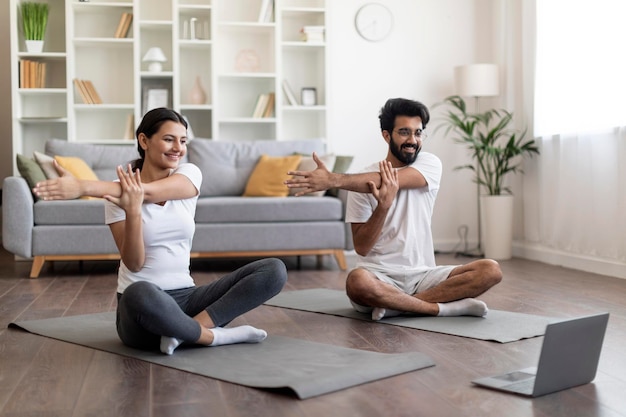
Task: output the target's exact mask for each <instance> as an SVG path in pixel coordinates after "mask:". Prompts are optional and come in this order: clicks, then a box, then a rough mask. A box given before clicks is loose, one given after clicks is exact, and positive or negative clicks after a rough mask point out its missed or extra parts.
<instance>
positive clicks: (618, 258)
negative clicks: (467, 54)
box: [495, 0, 626, 278]
mask: <svg viewBox="0 0 626 417" xmlns="http://www.w3.org/2000/svg"><path fill="white" fill-rule="evenodd" d="M559 2H560V3H561V4H562V8H561V10H560V15H559V18H558V19H552V20H550V19H548V20H547V22H548V23H549V25H550V27H551V30H552V31H553V32H554V33H556V34H558V36H559V38H560V45H561V47H560V49H559V48H557V49H555V50H554V51H553V56H552V57H551V58H556V59H558V58H559V57H560V56H563V54H564V53H565V51H566V50H572V48H570V47H568V46H567V41H568V40H575V39H579V38H580V37H579V36H574V37H568V35H567V33H563V32H562V31H559V29H558V27H557V26H558V22H559V21H561V20H562V19H566V18H567V17H568V16H580V15H577V14H576V13H573V12H572V8H573V7H576V6H577V5H580V4H581V3H580V2H578V1H572V2H570V1H564V2H563V1H562V0H559ZM549 3H552V1H551V2H549ZM625 3H626V2H621V1H614V2H608V1H605V0H601V1H600V3H598V6H599V9H598V10H596V3H589V2H584V4H585V5H586V6H587V7H586V12H585V16H587V18H586V20H583V21H582V22H580V23H581V24H580V25H578V30H579V31H583V32H585V36H589V37H593V36H594V34H601V35H602V37H600V38H597V39H596V40H595V41H594V42H591V45H592V46H590V42H589V41H587V42H585V45H586V46H585V47H582V45H581V44H578V48H577V47H576V45H574V46H573V50H574V51H575V53H576V54H578V56H579V59H580V60H583V61H584V60H589V59H591V60H592V62H593V63H594V64H595V67H594V66H592V67H591V68H590V67H589V66H585V67H586V69H585V71H584V74H583V75H580V76H579V77H578V78H577V80H578V83H576V82H572V83H571V85H570V87H571V92H570V94H563V95H562V96H561V98H562V99H564V100H566V101H567V102H566V103H565V104H564V107H568V108H569V109H570V110H569V111H568V115H569V116H573V117H574V118H575V120H576V121H575V122H570V123H567V122H566V123H565V125H561V128H559V129H557V130H552V128H553V127H554V126H555V125H551V127H550V129H545V130H544V132H546V131H549V132H551V133H550V134H549V135H545V136H536V139H537V141H538V143H539V147H540V150H541V154H540V155H539V157H536V158H533V159H528V160H526V161H525V163H524V171H525V174H524V175H523V177H522V184H521V185H520V186H519V187H518V189H516V190H515V193H516V195H517V196H518V197H521V204H520V205H519V206H518V207H519V209H520V211H521V212H522V215H521V218H522V220H523V228H522V229H523V233H522V234H523V236H518V239H517V241H516V243H515V252H514V253H515V255H516V256H522V257H527V258H530V259H537V260H541V261H546V262H549V263H555V264H561V265H565V266H570V267H574V268H578V269H583V270H587V271H591V272H598V273H600V274H607V275H615V276H620V277H622V278H626V128H624V127H615V126H616V125H618V124H619V125H621V126H626V100H625V99H624V97H625V96H626V89H625V88H624V85H625V83H624V80H626V76H623V75H622V76H621V78H622V79H621V80H617V81H615V82H614V83H609V84H610V86H611V92H612V95H613V96H615V97H617V98H618V100H617V101H614V102H613V103H610V102H609V100H606V99H602V100H599V99H597V94H596V96H595V98H594V99H589V98H586V97H584V93H585V91H593V88H591V89H589V88H586V87H585V88H581V87H582V86H583V85H584V86H589V85H590V84H591V85H592V86H595V87H596V88H600V86H604V87H602V88H603V89H605V90H606V88H607V87H606V86H607V77H608V76H609V75H611V74H615V72H614V71H609V70H607V68H606V66H605V63H608V62H611V63H612V64H613V65H615V64H616V62H617V61H616V60H615V59H613V58H611V59H606V60H602V58H600V57H599V56H598V49H603V50H604V51H606V52H608V53H609V54H612V55H613V56H616V55H619V56H623V55H624V54H621V53H620V50H621V49H622V48H621V47H620V48H617V49H616V48H608V47H607V45H608V44H610V42H612V41H615V40H617V41H618V42H622V43H623V39H624V36H621V35H620V36H617V34H624V33H626V32H624V30H625V29H624V28H626V25H623V24H621V23H620V25H615V21H614V19H613V18H610V19H608V20H607V21H605V22H604V25H605V27H604V28H603V29H602V30H594V29H593V28H591V27H590V26H591V22H592V21H594V22H595V21H597V20H598V19H596V18H597V17H599V16H598V15H597V14H596V13H595V11H600V10H601V11H602V13H601V15H604V16H611V13H610V12H609V13H608V14H607V7H610V6H611V5H615V7H617V9H620V10H623V8H624V4H625ZM495 4H496V7H499V11H500V26H499V33H500V34H501V36H502V38H504V39H506V42H503V44H502V45H501V51H503V52H501V53H500V55H501V61H502V62H503V65H504V67H505V68H507V77H508V80H507V102H508V104H509V105H510V107H511V108H513V109H514V110H515V112H516V113H517V114H523V115H524V119H525V121H526V123H527V125H528V127H529V132H536V130H535V129H536V128H537V127H538V126H544V127H545V126H547V124H545V123H537V120H536V119H537V118H538V117H543V116H547V117H548V118H549V117H550V114H549V113H546V112H548V111H549V110H548V109H547V108H546V106H545V104H546V103H541V104H540V105H537V103H536V101H535V99H536V98H537V94H536V93H537V91H536V90H535V88H540V87H541V88H545V86H546V81H545V78H543V79H542V82H540V83H537V82H536V81H537V79H538V78H541V77H540V76H539V74H538V72H539V71H543V69H542V65H541V64H543V65H545V62H542V63H539V62H537V60H539V59H540V55H539V54H538V53H537V52H538V50H539V49H541V48H537V45H538V44H539V43H540V42H542V39H541V38H540V36H541V35H542V32H541V31H540V30H539V29H538V27H537V24H538V22H539V20H540V19H537V13H539V12H540V11H539V10H538V8H537V7H538V5H539V4H543V2H542V0H540V1H539V0H536V1H525V0H507V1H504V2H502V3H500V2H496V3H495ZM544 11H545V10H544ZM616 14H617V15H619V16H620V19H621V17H622V16H623V13H617V12H616ZM570 27H572V28H575V27H576V25H573V26H572V25H570ZM607 27H608V28H611V29H613V31H611V30H607ZM544 33H545V32H544ZM611 33H613V35H611ZM611 36H617V37H616V38H613V37H611ZM625 36H626V35H625ZM607 37H610V39H608V38H607ZM590 47H593V48H595V49H594V50H593V53H589V52H590V49H589V48H590ZM511 50H516V51H518V53H511V52H510V51H511ZM548 55H549V54H548ZM545 56H546V54H545V51H544V52H543V57H544V58H545ZM568 59H569V58H568ZM618 61H620V62H624V61H623V59H621V60H618ZM581 67H582V66H581ZM569 68H570V69H571V68H572V67H571V66H570V67H569ZM624 73H626V71H624V72H623V73H622V74H624ZM543 75H545V74H543V73H542V76H543ZM570 75H571V74H570ZM570 75H568V77H569V76H570ZM548 85H550V84H549V82H548ZM560 85H561V84H560ZM622 90H624V91H622ZM605 92H606V91H605ZM541 96H543V97H545V91H543V90H542V92H541V94H540V95H539V97H541ZM511 97H513V98H514V99H511ZM615 97H613V98H615ZM572 104H574V105H573V106H572ZM616 107H617V108H619V111H617V112H616V111H615V109H616ZM537 109H541V111H542V113H541V114H539V115H538V114H537V112H536V110H537ZM594 111H600V112H603V111H604V112H606V114H610V115H612V117H611V119H612V120H610V122H609V121H608V120H606V119H605V118H603V117H596V116H594V115H593V113H594ZM561 115H562V113H561V114H560V115H559V117H560V116H561ZM613 116H615V117H613ZM619 117H621V122H619V121H617V120H615V118H619ZM601 119H603V120H602V122H603V126H604V127H600V125H599V124H598V123H597V122H598V121H600V120H601ZM572 126H575V129H571V127H572ZM552 132H557V133H556V134H552ZM537 133H539V132H537Z"/></svg>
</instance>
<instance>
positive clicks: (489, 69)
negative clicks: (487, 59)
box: [454, 64, 500, 97]
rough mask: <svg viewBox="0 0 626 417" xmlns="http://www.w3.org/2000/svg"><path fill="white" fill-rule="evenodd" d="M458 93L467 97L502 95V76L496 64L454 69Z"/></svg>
mask: <svg viewBox="0 0 626 417" xmlns="http://www.w3.org/2000/svg"><path fill="white" fill-rule="evenodd" d="M454 80H455V83H456V93H457V94H458V95H459V96H465V97H487V96H497V95H498V94H500V74H499V71H498V66H497V65H496V64H471V65H461V66H458V67H455V68H454Z"/></svg>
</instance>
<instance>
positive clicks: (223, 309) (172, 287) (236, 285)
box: [34, 108, 287, 355]
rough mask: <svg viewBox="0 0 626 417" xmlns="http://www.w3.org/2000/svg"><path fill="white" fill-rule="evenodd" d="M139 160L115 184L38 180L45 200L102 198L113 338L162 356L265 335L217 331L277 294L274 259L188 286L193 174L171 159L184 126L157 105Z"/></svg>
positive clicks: (279, 267)
mask: <svg viewBox="0 0 626 417" xmlns="http://www.w3.org/2000/svg"><path fill="white" fill-rule="evenodd" d="M136 136H137V148H138V150H139V154H140V156H141V158H140V159H138V160H137V161H135V162H134V163H133V164H132V166H131V165H129V166H128V167H127V169H126V170H124V169H123V168H122V167H121V166H119V167H118V168H117V175H118V178H119V181H115V182H107V181H85V180H77V179H76V178H74V177H72V176H71V175H69V174H67V172H66V171H64V170H63V169H62V168H61V167H60V166H58V165H56V168H57V170H58V171H59V173H60V175H61V177H60V178H58V179H54V180H47V181H44V182H41V183H39V184H37V186H36V187H35V189H34V192H35V193H36V194H37V195H38V196H39V197H41V198H43V199H45V200H57V199H71V198H78V197H81V196H93V197H103V198H104V199H105V200H106V203H105V204H106V206H105V213H106V215H105V217H106V223H107V224H108V225H109V227H110V229H111V233H112V234H113V238H114V239H115V243H116V245H117V247H118V249H119V252H120V255H121V262H120V267H119V272H118V286H117V299H118V307H117V332H118V334H119V336H120V339H121V340H122V342H124V344H126V345H128V346H131V347H135V348H139V349H147V350H148V349H156V348H157V347H159V348H160V350H161V351H162V352H163V353H166V354H168V355H171V354H172V353H173V352H174V349H176V348H177V347H178V346H179V345H180V344H181V343H183V342H187V343H195V344H199V345H206V346H218V345H224V344H233V343H256V342H260V341H262V340H263V339H265V337H266V336H267V333H266V332H265V331H264V330H261V329H257V328H254V327H252V326H239V327H231V328H224V327H222V326H224V325H226V324H228V323H229V322H230V321H231V320H233V319H234V318H235V317H237V316H239V315H241V314H244V313H246V312H247V311H250V310H251V309H253V308H255V307H257V306H259V305H261V304H263V303H264V302H265V301H267V300H268V299H270V298H271V297H273V296H274V295H276V294H278V293H279V292H280V290H281V289H282V287H283V285H284V284H285V282H286V279H287V271H286V268H285V265H284V264H283V263H282V262H281V261H280V260H278V259H275V258H270V259H262V260H259V261H256V262H253V263H250V264H248V265H246V266H243V267H242V268H240V269H238V270H236V271H234V272H232V273H229V274H227V275H225V276H224V277H222V278H221V279H219V280H218V281H216V282H213V283H210V284H208V285H204V286H200V287H197V286H195V284H194V281H193V278H192V277H191V275H190V274H189V259H190V251H191V243H192V238H193V234H194V231H195V223H194V215H195V210H196V203H197V200H198V194H199V190H200V184H201V182H202V173H201V172H200V170H199V169H198V167H196V166H195V165H193V164H190V163H183V164H180V163H179V162H180V160H181V159H182V158H183V157H184V155H185V153H186V150H187V148H186V141H187V123H186V121H185V120H184V118H183V117H182V116H181V115H180V114H178V113H177V112H175V111H173V110H170V109H166V108H158V109H154V110H151V111H149V112H148V113H146V115H145V116H144V117H143V119H142V121H141V123H140V125H139V127H138V128H137V132H136Z"/></svg>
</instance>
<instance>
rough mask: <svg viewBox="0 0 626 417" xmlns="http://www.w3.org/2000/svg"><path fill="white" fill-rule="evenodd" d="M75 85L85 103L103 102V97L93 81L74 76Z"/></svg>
mask: <svg viewBox="0 0 626 417" xmlns="http://www.w3.org/2000/svg"><path fill="white" fill-rule="evenodd" d="M74 87H75V88H76V90H77V91H78V93H79V95H80V98H81V100H82V101H83V103H84V104H102V99H101V98H100V95H99V94H98V92H97V91H96V89H95V87H94V86H93V83H92V82H91V81H89V80H81V79H78V78H74Z"/></svg>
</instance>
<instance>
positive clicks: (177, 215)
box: [105, 163, 202, 293]
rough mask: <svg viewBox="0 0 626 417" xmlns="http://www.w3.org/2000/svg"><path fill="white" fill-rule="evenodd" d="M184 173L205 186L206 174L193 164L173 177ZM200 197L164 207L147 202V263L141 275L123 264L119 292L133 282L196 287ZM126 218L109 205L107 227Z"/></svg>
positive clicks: (182, 167)
mask: <svg viewBox="0 0 626 417" xmlns="http://www.w3.org/2000/svg"><path fill="white" fill-rule="evenodd" d="M174 174H181V175H184V176H186V177H187V178H189V180H190V181H191V182H192V184H193V185H194V187H196V190H200V185H201V184H202V172H201V171H200V169H199V168H198V167H197V166H195V165H193V164H190V163H185V164H181V165H179V166H178V167H177V168H176V169H175V170H173V171H172V172H171V174H170V175H174ZM197 201H198V196H197V195H196V196H195V197H192V198H187V199H185V200H168V201H166V202H165V204H164V205H162V206H161V205H159V204H154V203H144V204H143V206H142V209H141V211H142V213H141V216H142V221H143V239H144V247H145V251H146V260H145V263H144V266H143V268H141V270H139V271H137V272H132V271H131V270H129V269H128V268H127V267H126V265H124V262H120V268H119V272H118V280H117V291H118V292H119V293H123V292H124V290H125V289H126V287H128V286H129V285H130V284H132V283H133V282H137V281H149V282H152V283H154V284H156V285H157V286H159V287H160V288H161V289H163V290H173V289H179V288H188V287H192V286H194V281H193V278H192V277H191V275H190V273H189V259H190V253H191V243H192V240H193V235H194V232H195V228H196V225H195V221H194V216H195V213H196V203H197ZM125 219H126V212H124V210H123V209H121V208H120V207H119V206H117V205H115V204H113V203H111V202H108V201H106V202H105V222H106V224H111V223H116V222H119V221H122V220H125Z"/></svg>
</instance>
